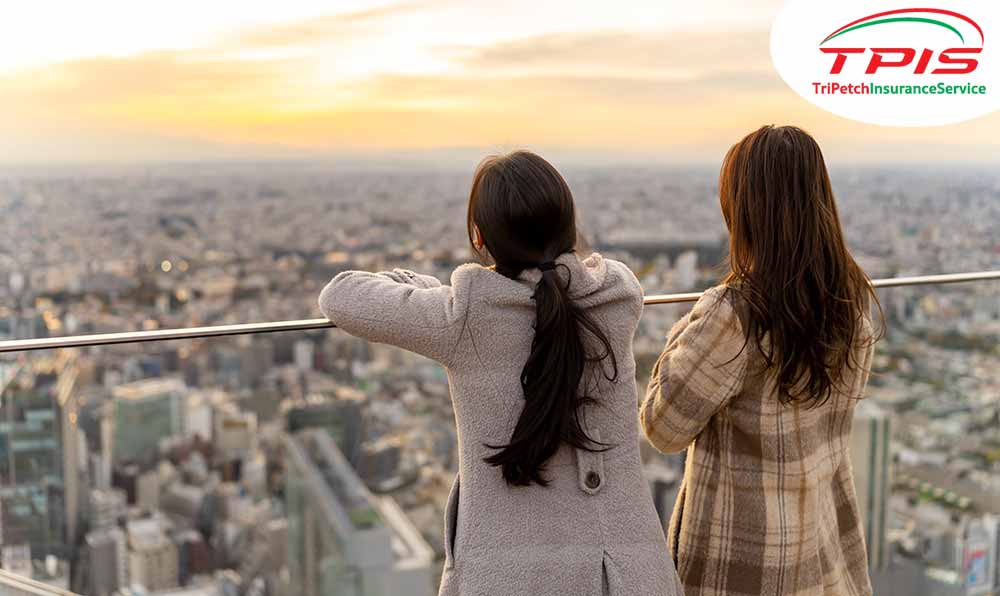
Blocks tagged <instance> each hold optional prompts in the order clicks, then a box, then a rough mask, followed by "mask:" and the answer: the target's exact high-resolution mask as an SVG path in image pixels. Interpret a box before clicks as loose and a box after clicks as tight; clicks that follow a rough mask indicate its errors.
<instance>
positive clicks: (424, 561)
mask: <svg viewBox="0 0 1000 596" xmlns="http://www.w3.org/2000/svg"><path fill="white" fill-rule="evenodd" d="M285 449H286V453H287V454H288V456H287V457H288V482H287V503H288V549H289V550H288V563H289V570H290V577H291V580H292V585H291V593H294V594H301V595H302V596H322V595H324V594H350V595H352V596H390V595H391V596H430V594H432V592H433V587H432V579H431V578H432V576H433V572H432V570H431V566H432V565H433V560H434V553H433V550H432V549H431V547H430V545H428V544H427V542H426V541H425V540H424V539H423V538H422V537H421V535H420V532H419V531H418V530H417V529H416V528H415V527H414V526H413V524H412V523H411V522H410V521H409V519H408V518H407V517H406V515H405V514H404V513H403V511H402V510H401V509H400V508H399V506H398V505H396V503H395V501H393V500H392V499H391V498H377V497H375V496H374V495H372V494H371V493H370V492H368V489H367V488H365V486H364V484H363V483H362V482H361V479H360V478H358V476H357V474H356V473H355V471H354V469H353V468H352V467H351V465H350V463H349V462H348V461H347V459H346V458H345V457H344V456H343V454H341V452H340V450H339V449H338V448H337V445H336V443H334V441H333V440H332V439H331V438H330V435H328V434H327V433H326V432H324V431H322V430H311V431H305V432H303V433H300V434H298V435H296V436H287V437H286V439H285Z"/></svg>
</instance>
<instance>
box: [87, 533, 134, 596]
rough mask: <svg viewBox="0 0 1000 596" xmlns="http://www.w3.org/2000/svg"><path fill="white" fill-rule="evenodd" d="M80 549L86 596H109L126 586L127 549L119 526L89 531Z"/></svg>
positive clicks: (123, 534)
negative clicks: (85, 578) (83, 563)
mask: <svg viewBox="0 0 1000 596" xmlns="http://www.w3.org/2000/svg"><path fill="white" fill-rule="evenodd" d="M84 550H85V552H84V555H83V556H84V560H85V561H86V575H87V582H86V588H87V589H86V592H87V594H88V596H111V595H112V594H114V593H115V592H116V591H117V590H118V589H119V588H122V587H125V586H127V585H128V549H127V547H126V545H125V533H124V532H122V531H121V528H117V527H110V528H104V529H100V530H94V531H92V532H89V533H88V534H87V537H86V539H85V540H84Z"/></svg>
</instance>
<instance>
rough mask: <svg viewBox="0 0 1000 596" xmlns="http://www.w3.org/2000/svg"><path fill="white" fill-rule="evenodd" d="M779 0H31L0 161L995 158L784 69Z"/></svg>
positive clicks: (10, 33)
mask: <svg viewBox="0 0 1000 596" xmlns="http://www.w3.org/2000/svg"><path fill="white" fill-rule="evenodd" d="M780 6H781V1H780V0H701V1H699V2H679V1H675V0H617V1H613V2H611V1H604V2H593V1H591V0H544V1H542V0H504V1H502V2H497V1H495V0H494V1H490V2H481V1H479V0H399V1H392V2H390V1H360V0H335V1H330V0H327V1H325V2H320V1H307V0H283V1H281V2H274V1H273V0H266V1H261V0H245V1H242V2H239V3H237V2H232V1H230V0H213V1H206V0H198V1H192V0H174V1H172V2H135V1H134V0H130V1H128V2H126V1H122V0H104V1H102V2H98V3H94V2H79V1H76V0H72V1H60V2H55V1H52V0H36V1H35V2H32V3H18V6H17V7H16V8H13V7H8V8H6V9H5V14H4V18H3V19H2V22H0V162H6V163H49V162H90V161H97V162H118V161H121V162H129V161H196V160H211V159H226V160H230V159H272V158H273V159H284V158H314V157H316V158H322V157H328V156H338V157H339V156H357V157H360V158H363V159H367V158H371V159H379V158H386V157H389V158H400V157H403V158H406V157H415V158H416V157H419V156H431V157H435V156H436V158H440V159H450V158H456V159H458V158H462V159H464V158H466V157H467V156H469V155H481V154H482V153H485V152H491V151H502V150H507V149H511V148H514V147H529V148H533V149H536V150H540V151H548V152H554V153H557V154H559V155H561V156H564V157H565V158H566V159H573V158H578V159H587V160H597V161H636V162H646V161H653V162H685V163H689V162H718V161H720V160H721V157H722V155H723V153H724V152H725V150H726V149H727V148H728V147H729V146H730V145H731V144H732V143H733V142H735V141H737V140H738V139H739V138H740V137H741V136H743V135H744V134H746V133H747V132H749V131H750V130H753V129H755V128H757V127H758V126H760V125H762V124H770V123H775V124H796V125H799V126H803V127H805V128H806V129H808V130H809V131H811V132H812V133H813V134H814V135H815V136H816V137H817V138H818V139H819V140H820V143H821V144H822V145H823V147H824V150H825V151H826V153H827V155H828V159H831V160H833V161H840V162H851V163H854V162H858V163H863V162H931V161H963V160H973V161H989V160H996V159H1000V151H997V150H996V149H997V139H998V138H1000V114H994V115H991V116H987V117H984V118H980V119H978V120H975V121H972V122H968V123H963V124H958V125H951V126H944V127H937V128H922V129H903V128H887V127H878V126H873V125H866V124H861V123H855V122H852V121H849V120H845V119H843V118H840V117H838V116H834V115H832V114H828V113H826V112H824V111H822V110H821V109H819V108H817V107H815V106H813V105H811V104H809V103H808V102H806V101H805V100H803V99H801V98H800V97H799V96H798V95H796V94H795V93H794V92H793V91H792V90H791V89H789V88H788V87H787V86H786V85H785V84H784V83H783V82H782V81H781V79H780V78H779V77H778V75H777V74H776V73H775V72H774V70H773V69H772V67H771V62H770V57H769V50H768V42H769V27H770V23H771V20H772V19H773V18H774V15H775V14H776V13H777V11H778V10H779V8H780Z"/></svg>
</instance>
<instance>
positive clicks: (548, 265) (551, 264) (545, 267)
mask: <svg viewBox="0 0 1000 596" xmlns="http://www.w3.org/2000/svg"><path fill="white" fill-rule="evenodd" d="M538 268H539V269H540V270H542V271H552V270H553V269H555V268H556V262H555V261H545V262H544V263H539V264H538Z"/></svg>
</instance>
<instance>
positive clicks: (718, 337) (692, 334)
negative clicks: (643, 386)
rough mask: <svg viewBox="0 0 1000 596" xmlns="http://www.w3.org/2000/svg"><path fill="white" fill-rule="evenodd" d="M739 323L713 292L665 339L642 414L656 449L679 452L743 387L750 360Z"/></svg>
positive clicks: (647, 433) (643, 423)
mask: <svg viewBox="0 0 1000 596" xmlns="http://www.w3.org/2000/svg"><path fill="white" fill-rule="evenodd" d="M743 339H744V338H743V332H742V326H741V324H740V320H739V317H738V316H737V314H736V312H735V311H734V310H733V307H732V305H731V304H730V303H729V300H727V299H726V298H724V297H722V296H721V290H720V289H717V288H713V289H712V290H709V291H707V292H705V295H704V296H703V297H702V298H701V299H700V300H699V301H698V302H697V304H695V305H694V308H693V309H692V310H691V312H690V313H689V314H688V315H686V316H685V318H684V319H681V321H679V322H678V324H677V325H675V326H674V328H673V329H672V330H671V332H670V335H669V336H668V338H667V344H666V347H665V348H664V350H663V353H662V354H660V357H659V359H658V360H657V361H656V365H655V366H654V367H653V373H652V376H651V377H650V380H649V387H648V388H647V390H646V398H645V400H644V401H643V404H642V406H641V408H640V411H639V418H640V420H641V422H642V428H643V431H644V432H645V433H646V437H647V438H648V439H649V442H650V443H652V444H653V446H654V447H656V448H657V449H659V450H660V451H664V452H675V451H681V450H683V449H684V448H685V447H687V446H688V445H690V444H691V441H693V440H694V439H695V437H697V436H698V434H699V433H701V431H702V429H704V428H705V425H707V424H708V421H709V419H710V418H711V417H712V416H713V415H715V413H716V412H718V411H719V410H721V409H722V408H723V407H725V405H726V404H727V403H728V402H729V400H730V399H732V398H733V397H734V396H735V395H736V394H737V393H739V391H740V388H741V387H742V385H743V377H744V375H745V373H746V368H747V356H746V353H745V350H744V349H743Z"/></svg>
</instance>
